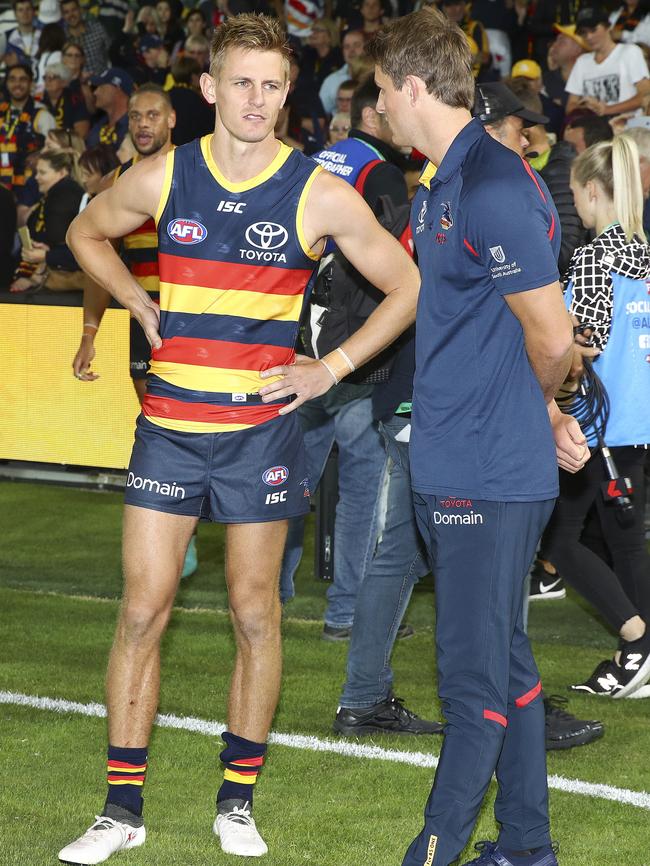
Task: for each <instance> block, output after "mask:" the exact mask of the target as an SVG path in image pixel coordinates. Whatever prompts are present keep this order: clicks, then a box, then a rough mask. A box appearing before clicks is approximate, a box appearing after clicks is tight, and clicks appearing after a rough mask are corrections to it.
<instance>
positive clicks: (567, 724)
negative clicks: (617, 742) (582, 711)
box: [544, 695, 605, 751]
mask: <svg viewBox="0 0 650 866" xmlns="http://www.w3.org/2000/svg"><path fill="white" fill-rule="evenodd" d="M568 703H569V701H568V699H567V698H564V697H561V696H560V695H549V696H548V697H547V698H544V712H545V714H546V749H547V751H552V750H554V749H572V748H573V747H574V746H586V745H587V743H593V741H594V740H598V739H599V738H600V737H602V735H603V734H604V733H605V728H604V727H603V723H602V722H598V721H595V720H593V719H591V720H589V721H584V720H583V719H577V718H576V717H575V716H573V715H571V713H567V711H566V706H567V704H568Z"/></svg>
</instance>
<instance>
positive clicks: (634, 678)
mask: <svg viewBox="0 0 650 866" xmlns="http://www.w3.org/2000/svg"><path fill="white" fill-rule="evenodd" d="M620 650H621V659H620V663H619V664H620V667H618V666H617V667H618V681H619V682H620V684H621V688H620V689H619V690H618V691H617V692H616V694H615V695H612V697H615V698H627V697H628V696H629V695H631V694H632V692H635V691H636V690H637V689H638V688H640V687H641V686H643V685H645V684H646V683H647V682H648V680H650V629H648V628H646V631H645V634H644V635H643V637H641V638H639V640H635V641H623V642H622V643H621V645H620Z"/></svg>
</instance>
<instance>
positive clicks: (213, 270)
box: [158, 253, 312, 295]
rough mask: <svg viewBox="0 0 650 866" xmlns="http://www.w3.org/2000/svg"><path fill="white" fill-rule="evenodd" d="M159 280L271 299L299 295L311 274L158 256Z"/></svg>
mask: <svg viewBox="0 0 650 866" xmlns="http://www.w3.org/2000/svg"><path fill="white" fill-rule="evenodd" d="M158 263H159V268H160V279H161V280H162V281H163V282H165V283H177V284H178V285H181V286H204V287H205V288H208V289H218V290H219V291H222V290H223V289H242V290H245V291H247V292H262V293H264V294H270V295H301V294H302V293H303V291H304V289H305V286H306V285H307V281H308V280H309V277H310V276H311V273H312V272H311V270H308V269H304V270H303V269H296V268H275V267H272V266H270V265H265V264H257V265H253V264H251V265H244V264H241V265H240V264H233V263H232V262H215V261H210V260H207V259H190V258H186V257H185V256H172V255H169V253H159V254H158Z"/></svg>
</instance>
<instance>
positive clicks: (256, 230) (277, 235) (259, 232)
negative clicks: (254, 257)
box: [246, 223, 289, 250]
mask: <svg viewBox="0 0 650 866" xmlns="http://www.w3.org/2000/svg"><path fill="white" fill-rule="evenodd" d="M246 240H247V241H248V243H249V244H250V245H251V246H253V247H257V249H258V250H277V249H278V247H282V246H284V245H285V244H286V242H287V241H288V240H289V232H288V231H287V230H286V229H285V228H284V226H281V225H278V223H253V225H250V226H249V227H248V228H247V229H246Z"/></svg>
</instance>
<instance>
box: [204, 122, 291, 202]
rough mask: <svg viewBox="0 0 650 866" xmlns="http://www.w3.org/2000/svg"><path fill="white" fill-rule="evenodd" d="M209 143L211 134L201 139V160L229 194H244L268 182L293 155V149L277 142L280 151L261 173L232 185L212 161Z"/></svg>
mask: <svg viewBox="0 0 650 866" xmlns="http://www.w3.org/2000/svg"><path fill="white" fill-rule="evenodd" d="M211 143H212V134H210V135H204V136H203V138H202V139H201V153H202V154H203V159H204V160H205V163H206V165H207V166H208V168H209V169H210V173H211V174H212V176H213V177H214V179H215V180H216V181H217V183H218V184H219V185H220V186H222V187H223V188H224V189H227V190H228V191H229V192H246V191H247V190H249V189H253V188H254V187H256V186H260V184H263V183H264V182H265V181H267V180H269V178H271V177H273V175H274V174H275V173H276V172H277V171H279V169H280V168H281V167H282V166H283V165H284V163H285V162H286V161H287V160H288V159H289V157H290V156H291V154H292V153H293V148H291V147H289V146H288V145H287V144H284V143H283V142H278V143H279V145H280V149H279V150H278V152H277V154H276V156H275V157H274V158H273V160H272V161H271V162H270V163H269V164H268V165H267V166H266V168H265V169H264V170H263V171H261V172H260V173H259V174H256V175H255V177H251V178H249V179H248V180H244V181H242V182H241V183H232V182H231V181H229V180H228V179H227V178H226V177H224V175H223V174H222V173H221V171H220V169H219V166H218V165H217V164H216V162H215V161H214V157H213V156H212V149H211Z"/></svg>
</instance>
